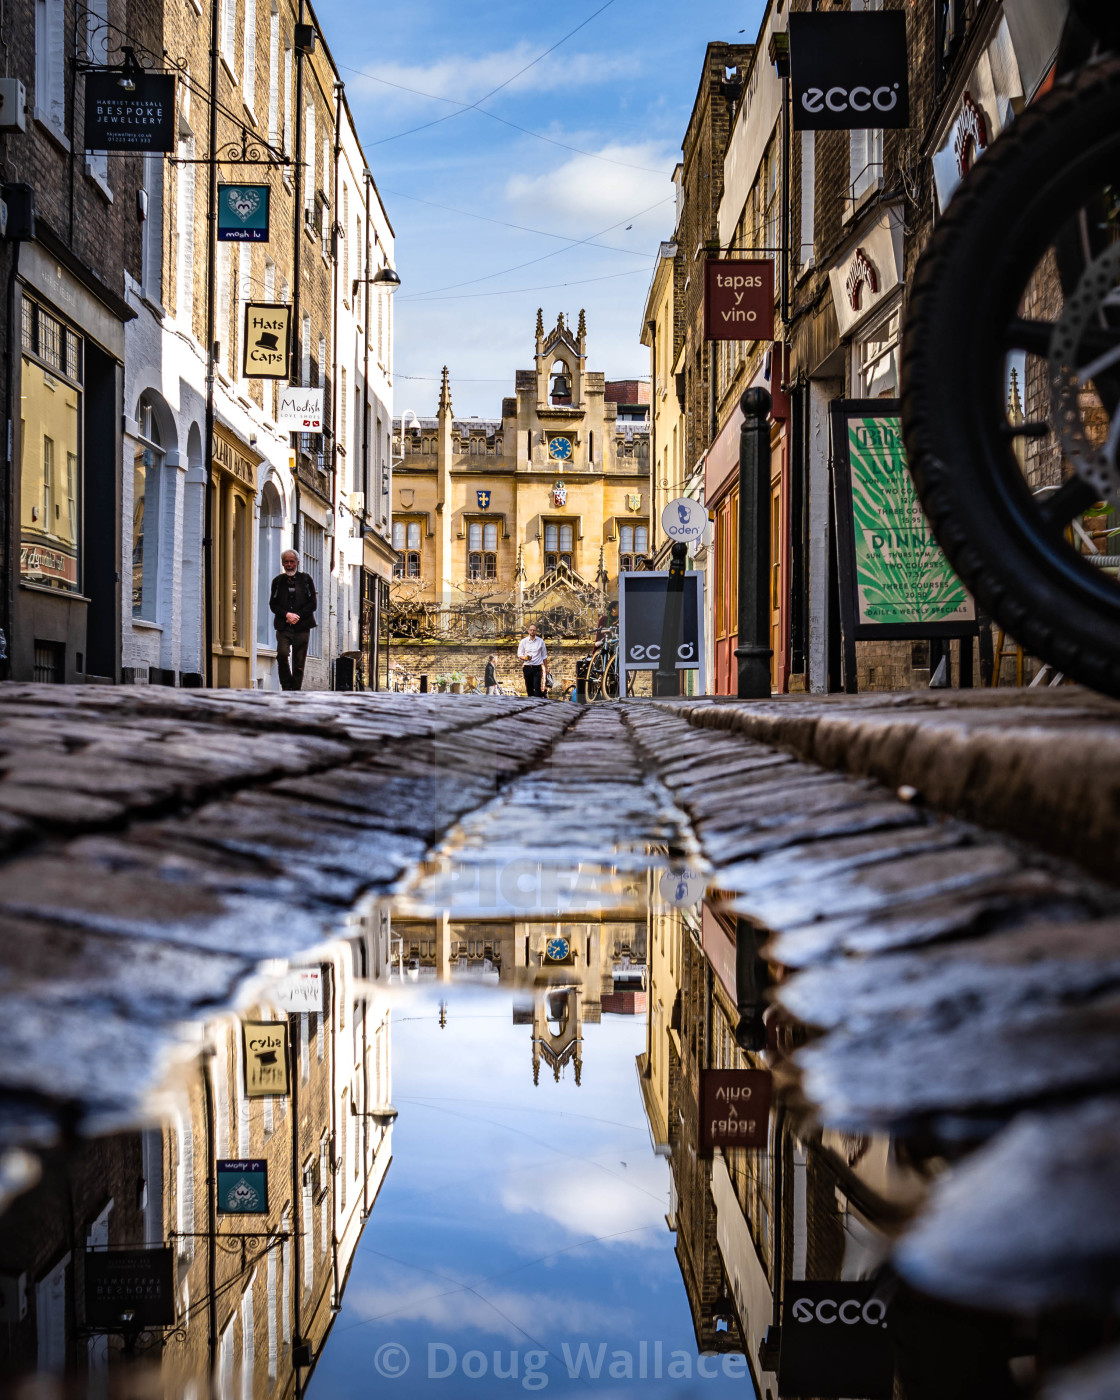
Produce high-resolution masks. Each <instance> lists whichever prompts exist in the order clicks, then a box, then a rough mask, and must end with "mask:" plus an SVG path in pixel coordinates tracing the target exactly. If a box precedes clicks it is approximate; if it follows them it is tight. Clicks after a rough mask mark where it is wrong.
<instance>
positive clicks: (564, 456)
mask: <svg viewBox="0 0 1120 1400" xmlns="http://www.w3.org/2000/svg"><path fill="white" fill-rule="evenodd" d="M548 455H549V456H550V457H553V458H555V459H556V461H558V462H567V461H569V460H570V458H571V455H572V440H571V438H566V437H554V438H549V440H548Z"/></svg>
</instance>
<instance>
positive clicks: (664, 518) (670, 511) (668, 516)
mask: <svg viewBox="0 0 1120 1400" xmlns="http://www.w3.org/2000/svg"><path fill="white" fill-rule="evenodd" d="M661 528H662V529H663V530H664V531H665V533H666V535H668V537H669V538H670V539H671V540H673V541H674V542H676V541H680V542H682V543H685V544H695V543H696V542H697V541H698V540H699V539H700V538H701V537H702V536H703V534H704V531H705V530H706V529H707V528H708V512H707V510H706V508H705V507H704V506H702V505H701V504H700V502H699V501H694V500H693V499H692V498H691V496H678V497H677V498H676V500H675V501H670V502H669V504H668V505H667V506H666V507H665V509H664V510H663V511H662V512H661Z"/></svg>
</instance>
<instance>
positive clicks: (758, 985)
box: [735, 919, 770, 1050]
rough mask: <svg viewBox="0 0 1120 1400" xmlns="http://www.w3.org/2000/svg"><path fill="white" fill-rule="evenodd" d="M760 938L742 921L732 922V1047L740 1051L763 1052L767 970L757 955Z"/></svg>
mask: <svg viewBox="0 0 1120 1400" xmlns="http://www.w3.org/2000/svg"><path fill="white" fill-rule="evenodd" d="M761 941H762V935H761V934H760V933H759V930H758V929H756V928H755V926H754V924H752V923H750V922H749V921H748V920H746V919H736V920H735V1002H736V1007H737V1010H738V1012H739V1023H738V1025H737V1026H736V1027H735V1043H736V1045H738V1046H739V1048H740V1049H741V1050H765V1049H766V1025H765V1023H764V1022H763V1019H762V1018H763V1014H764V1012H765V1011H766V989H767V987H768V986H769V985H770V967H769V964H768V963H767V961H766V959H765V958H763V957H762V956H761V955H760V953H759V948H760V946H761Z"/></svg>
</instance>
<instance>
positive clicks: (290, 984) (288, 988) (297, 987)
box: [271, 967, 323, 1016]
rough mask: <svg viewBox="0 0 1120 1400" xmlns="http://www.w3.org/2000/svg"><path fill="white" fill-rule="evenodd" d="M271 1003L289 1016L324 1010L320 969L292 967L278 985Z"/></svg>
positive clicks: (317, 1012) (318, 1012)
mask: <svg viewBox="0 0 1120 1400" xmlns="http://www.w3.org/2000/svg"><path fill="white" fill-rule="evenodd" d="M271 1001H272V1002H273V1004H274V1005H275V1007H276V1009H277V1010H278V1011H284V1012H287V1014H288V1015H289V1016H291V1015H293V1014H295V1013H296V1012H301V1011H313V1012H314V1013H315V1014H316V1015H320V1014H321V1013H322V1010H323V973H322V970H321V969H320V968H318V967H292V968H289V969H288V971H287V972H286V973H285V974H284V976H283V977H281V978H280V980H279V981H278V982H277V983H276V986H275V988H274V989H273V992H272V995H271Z"/></svg>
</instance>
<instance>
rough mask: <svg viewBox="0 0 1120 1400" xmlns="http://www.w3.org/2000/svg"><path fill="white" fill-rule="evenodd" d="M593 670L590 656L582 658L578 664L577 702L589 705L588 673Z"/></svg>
mask: <svg viewBox="0 0 1120 1400" xmlns="http://www.w3.org/2000/svg"><path fill="white" fill-rule="evenodd" d="M590 670H591V658H590V656H581V657H580V658H579V660H578V661H577V662H576V701H577V702H578V703H579V704H580V705H586V704H587V673H588V671H590Z"/></svg>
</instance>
